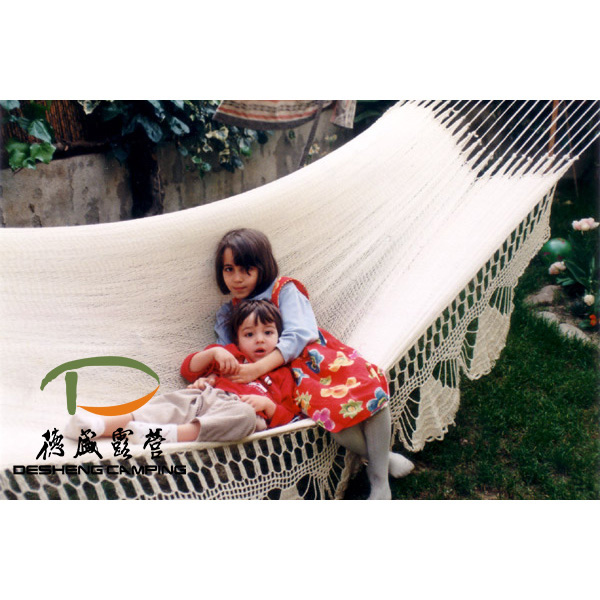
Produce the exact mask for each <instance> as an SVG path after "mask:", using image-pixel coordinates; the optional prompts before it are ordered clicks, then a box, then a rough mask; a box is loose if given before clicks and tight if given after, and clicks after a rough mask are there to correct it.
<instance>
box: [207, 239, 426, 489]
mask: <svg viewBox="0 0 600 600" xmlns="http://www.w3.org/2000/svg"><path fill="white" fill-rule="evenodd" d="M215 268H216V278H217V284H218V285H219V288H220V289H221V291H222V292H223V293H224V294H231V296H232V299H231V301H230V302H227V303H225V304H224V305H223V306H222V307H221V308H220V309H219V310H218V312H217V319H216V325H215V331H216V333H217V341H218V342H219V343H221V344H229V343H231V342H232V339H231V333H230V332H229V330H228V327H227V323H228V322H229V320H230V317H231V313H232V311H233V310H234V307H235V306H236V305H237V304H238V303H240V302H241V301H242V300H246V299H267V300H271V301H272V302H273V303H274V304H275V305H276V306H278V307H279V309H280V311H281V316H282V319H283V330H282V333H281V335H280V336H279V341H278V343H277V345H276V347H275V350H274V351H273V352H271V353H270V354H269V355H268V356H264V357H262V358H259V359H258V360H256V361H254V362H252V363H248V364H243V365H242V364H239V362H237V361H234V360H230V361H229V362H228V369H227V372H224V374H225V375H226V376H227V377H229V378H230V379H231V380H232V381H234V382H248V381H252V380H254V379H256V378H257V377H260V376H263V375H265V374H266V373H269V372H270V371H272V370H273V369H276V368H278V367H281V366H282V365H284V364H288V363H289V364H290V366H291V368H292V372H293V374H294V378H295V382H296V389H295V401H296V403H297V405H298V406H299V407H300V408H301V410H302V412H303V413H304V414H305V415H307V416H309V417H310V418H312V419H313V420H314V421H315V422H316V423H317V424H318V425H319V426H321V427H323V428H325V429H327V430H328V431H330V432H331V433H332V435H333V436H334V438H335V439H336V440H337V441H338V442H339V443H340V444H341V445H343V446H345V447H346V448H348V449H349V450H352V451H353V452H355V453H357V454H358V455H360V456H362V457H363V458H364V459H365V460H366V461H367V475H368V477H369V482H370V484H371V494H370V496H369V498H370V499H389V498H391V490H390V486H389V481H388V474H390V475H392V476H393V477H404V476H405V475H408V473H410V472H411V471H412V469H413V468H414V465H413V463H412V462H411V461H409V460H408V459H406V458H405V457H404V456H402V455H401V454H398V453H394V452H390V450H389V448H390V445H391V416H390V410H389V406H388V401H389V397H388V384H387V380H386V378H385V375H384V373H383V372H382V371H381V369H379V368H378V367H377V366H376V365H373V364H371V363H369V362H367V361H366V360H365V359H364V358H362V357H361V356H360V355H359V354H358V352H357V351H356V350H354V349H353V348H350V347H348V346H346V345H344V344H343V343H342V342H340V341H339V340H337V339H336V338H335V337H334V336H332V335H331V334H329V333H328V332H326V331H325V330H322V329H319V327H318V326H317V322H316V319H315V315H314V312H313V310H312V307H311V305H310V302H309V299H308V292H307V291H306V289H305V288H304V286H303V285H302V284H301V283H300V282H299V281H296V280H294V279H291V278H289V277H278V272H279V269H278V267H277V262H276V260H275V258H274V256H273V251H272V248H271V244H270V242H269V240H268V238H267V237H266V236H265V235H264V234H263V233H261V232H260V231H256V230H254V229H235V230H233V231H230V232H228V233H227V234H225V236H223V238H222V239H221V241H220V243H219V245H218V247H217V253H216V260H215ZM199 385H202V382H200V383H199Z"/></svg>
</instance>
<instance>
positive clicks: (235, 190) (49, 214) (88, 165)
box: [0, 110, 354, 227]
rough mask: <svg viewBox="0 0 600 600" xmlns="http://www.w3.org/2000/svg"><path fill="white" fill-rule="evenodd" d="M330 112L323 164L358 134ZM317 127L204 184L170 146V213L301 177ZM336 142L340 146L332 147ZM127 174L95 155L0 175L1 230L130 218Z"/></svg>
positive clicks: (165, 161)
mask: <svg viewBox="0 0 600 600" xmlns="http://www.w3.org/2000/svg"><path fill="white" fill-rule="evenodd" d="M330 118H331V110H327V111H324V112H323V114H322V115H321V119H320V121H319V126H318V129H317V134H316V136H315V143H316V144H318V146H319V147H320V153H319V155H318V156H323V155H324V154H326V153H328V152H330V151H332V150H334V149H335V148H338V147H339V146H341V145H342V144H344V143H345V142H347V141H348V140H350V139H351V138H352V137H353V135H354V132H353V131H352V130H347V129H343V128H340V127H337V126H335V125H333V124H332V123H331V122H330ZM311 127H312V123H307V124H305V125H303V126H302V127H298V128H297V129H295V130H293V132H294V135H293V139H292V138H291V137H290V135H289V132H288V131H278V132H274V133H273V135H272V136H270V138H269V141H268V142H267V143H266V144H265V145H262V146H261V145H259V144H255V145H254V146H253V153H252V156H251V157H250V158H249V159H246V160H245V161H244V162H245V167H244V169H243V170H237V171H236V172H235V173H229V172H226V171H224V170H221V171H220V172H217V171H214V172H212V173H209V174H207V175H206V176H205V177H204V178H203V179H202V178H200V176H199V175H196V174H195V173H194V172H191V171H189V170H187V169H186V164H187V163H186V160H185V159H184V158H183V157H182V156H181V155H180V154H179V153H178V152H177V150H176V149H175V148H174V147H172V146H165V147H162V148H160V150H159V153H158V162H159V168H160V177H161V182H162V185H163V189H164V192H165V198H164V211H165V212H174V211H178V210H182V209H185V208H191V207H193V206H198V205H201V204H207V203H209V202H214V201H215V200H221V199H222V198H227V197H229V196H233V195H235V194H239V193H241V192H245V191H248V190H251V189H253V188H256V187H259V186H261V185H264V184H265V183H269V182H270V181H274V180H275V179H278V178H280V177H283V176H284V175H288V174H289V173H292V172H293V171H295V170H296V168H297V166H298V162H299V160H300V156H301V154H302V151H303V149H304V145H305V143H306V140H307V138H308V136H309V133H310V129H311ZM332 138H334V139H332ZM131 206H132V200H131V191H130V187H129V174H128V171H127V169H126V168H125V167H123V166H121V165H120V164H119V162H118V161H117V160H116V159H114V158H112V157H111V156H110V155H105V154H89V155H85V156H77V157H73V158H65V159H62V160H54V161H52V162H51V163H50V164H49V165H42V164H40V165H38V167H37V169H35V170H29V169H24V170H22V171H19V172H17V173H13V172H12V171H11V170H10V169H3V170H2V171H0V225H1V226H3V227H55V226H59V225H87V224H93V223H107V222H113V221H120V220H127V219H130V218H131Z"/></svg>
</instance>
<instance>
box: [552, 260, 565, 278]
mask: <svg viewBox="0 0 600 600" xmlns="http://www.w3.org/2000/svg"><path fill="white" fill-rule="evenodd" d="M566 268H567V267H565V263H564V262H555V263H552V264H551V265H550V268H549V269H548V273H550V275H558V274H559V273H560V272H561V271H564V270H565V269H566Z"/></svg>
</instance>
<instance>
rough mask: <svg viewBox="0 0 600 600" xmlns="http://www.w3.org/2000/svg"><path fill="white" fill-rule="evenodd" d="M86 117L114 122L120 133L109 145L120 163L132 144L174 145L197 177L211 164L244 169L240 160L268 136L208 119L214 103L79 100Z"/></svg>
mask: <svg viewBox="0 0 600 600" xmlns="http://www.w3.org/2000/svg"><path fill="white" fill-rule="evenodd" d="M80 104H81V105H82V106H83V109H84V112H85V113H86V114H87V115H92V114H93V115H95V116H96V118H99V119H100V120H101V121H102V122H104V123H113V124H115V125H116V127H118V129H119V131H118V133H117V134H116V135H115V139H114V140H113V142H112V144H111V146H112V149H113V152H114V154H115V155H116V157H117V158H118V159H119V160H120V161H124V160H125V159H126V158H127V157H128V156H129V154H130V152H131V147H132V144H134V143H136V142H139V141H144V140H145V141H148V140H149V141H150V142H151V143H152V144H161V143H164V142H174V143H175V145H176V147H177V149H178V151H179V152H180V154H182V155H183V156H185V157H187V158H188V159H189V161H190V163H191V167H188V168H192V169H194V170H195V171H196V172H197V173H198V174H199V175H200V176H204V175H205V174H206V173H208V172H210V171H211V170H212V169H213V168H214V166H215V165H219V166H220V167H222V168H224V169H226V170H227V171H229V172H233V171H235V170H236V169H243V168H244V163H243V160H242V157H250V156H251V155H252V146H253V144H254V143H255V142H258V143H259V144H264V143H266V142H267V140H268V134H267V132H261V131H254V130H252V129H244V128H239V127H233V126H226V125H223V124H220V123H217V122H215V121H213V120H212V117H213V115H214V114H215V111H216V109H217V107H218V105H219V101H217V100H147V101H146V100H130V101H126V100H116V101H108V100H82V101H80Z"/></svg>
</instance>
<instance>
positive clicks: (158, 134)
mask: <svg viewBox="0 0 600 600" xmlns="http://www.w3.org/2000/svg"><path fill="white" fill-rule="evenodd" d="M133 121H135V123H134V127H135V125H136V124H138V123H139V124H140V125H141V126H142V127H143V129H144V131H145V132H146V135H147V136H148V137H149V138H150V140H151V141H152V142H154V143H158V142H160V140H161V139H162V137H163V131H162V129H161V127H160V125H159V124H158V123H155V122H154V121H151V120H150V119H148V118H146V117H143V116H140V115H136V116H135V117H134V118H133V119H132V122H133Z"/></svg>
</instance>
